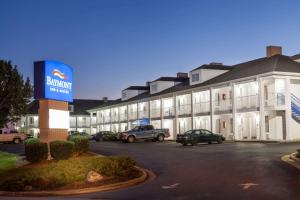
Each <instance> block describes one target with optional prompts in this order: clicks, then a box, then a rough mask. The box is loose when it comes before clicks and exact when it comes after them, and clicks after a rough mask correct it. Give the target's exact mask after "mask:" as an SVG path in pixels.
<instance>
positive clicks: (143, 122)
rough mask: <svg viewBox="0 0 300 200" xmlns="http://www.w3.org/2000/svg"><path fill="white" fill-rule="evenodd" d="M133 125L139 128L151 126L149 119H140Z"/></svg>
mask: <svg viewBox="0 0 300 200" xmlns="http://www.w3.org/2000/svg"><path fill="white" fill-rule="evenodd" d="M132 124H133V125H138V126H143V125H150V120H149V119H148V118H143V119H138V120H136V121H134V122H133V123H132Z"/></svg>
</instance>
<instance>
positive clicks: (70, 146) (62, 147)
mask: <svg viewBox="0 0 300 200" xmlns="http://www.w3.org/2000/svg"><path fill="white" fill-rule="evenodd" d="M73 152H74V142H70V141H62V140H56V141H53V142H50V154H51V156H52V158H53V159H55V160H66V159H68V158H70V157H71V156H72V155H73Z"/></svg>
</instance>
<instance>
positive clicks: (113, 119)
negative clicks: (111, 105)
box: [111, 113, 119, 122]
mask: <svg viewBox="0 0 300 200" xmlns="http://www.w3.org/2000/svg"><path fill="white" fill-rule="evenodd" d="M111 121H112V122H117V121H119V116H118V113H114V114H113V115H112V116H111Z"/></svg>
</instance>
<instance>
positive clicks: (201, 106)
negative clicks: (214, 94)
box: [193, 101, 210, 114]
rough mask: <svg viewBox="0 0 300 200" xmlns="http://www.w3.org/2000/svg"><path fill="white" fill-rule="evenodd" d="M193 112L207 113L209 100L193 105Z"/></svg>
mask: <svg viewBox="0 0 300 200" xmlns="http://www.w3.org/2000/svg"><path fill="white" fill-rule="evenodd" d="M193 109H194V113H195V114H199V113H209V112H210V102H209V101H207V102H198V103H194V105H193Z"/></svg>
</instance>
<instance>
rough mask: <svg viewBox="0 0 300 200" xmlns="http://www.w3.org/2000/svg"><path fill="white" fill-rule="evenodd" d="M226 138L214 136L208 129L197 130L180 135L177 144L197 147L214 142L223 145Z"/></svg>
mask: <svg viewBox="0 0 300 200" xmlns="http://www.w3.org/2000/svg"><path fill="white" fill-rule="evenodd" d="M224 140H225V137H224V136H222V135H218V134H214V133H212V132H211V131H209V130H206V129H195V130H189V131H187V132H185V133H184V134H178V135H177V139H176V142H177V143H181V144H182V145H183V146H185V145H187V144H191V145H195V144H197V143H200V142H207V143H208V144H211V143H212V142H217V143H218V144H220V143H222V142H223V141H224Z"/></svg>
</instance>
